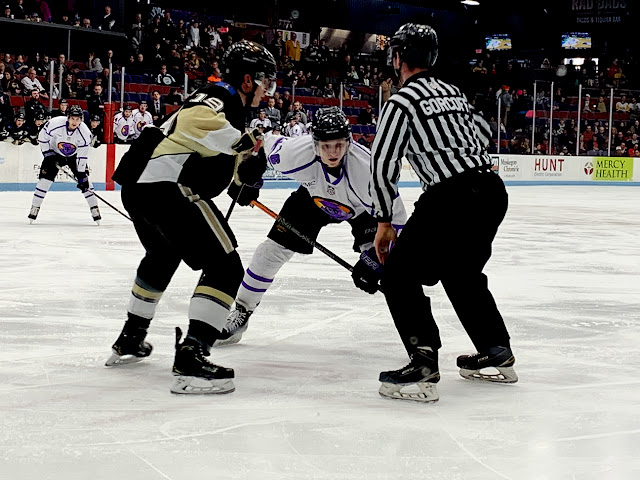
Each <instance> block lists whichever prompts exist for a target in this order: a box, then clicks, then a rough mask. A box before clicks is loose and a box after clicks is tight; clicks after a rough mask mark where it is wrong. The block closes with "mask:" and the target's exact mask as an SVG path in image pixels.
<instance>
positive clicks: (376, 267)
mask: <svg viewBox="0 0 640 480" xmlns="http://www.w3.org/2000/svg"><path fill="white" fill-rule="evenodd" d="M381 277H382V265H380V262H379V261H378V257H377V256H376V249H375V248H374V247H371V248H370V249H369V250H366V251H364V252H362V253H361V254H360V260H358V263H356V264H355V265H354V267H353V272H352V273H351V278H353V283H355V285H356V287H358V288H359V289H360V290H364V291H365V292H367V293H371V294H374V293H376V292H377V291H378V290H379V289H380V278H381Z"/></svg>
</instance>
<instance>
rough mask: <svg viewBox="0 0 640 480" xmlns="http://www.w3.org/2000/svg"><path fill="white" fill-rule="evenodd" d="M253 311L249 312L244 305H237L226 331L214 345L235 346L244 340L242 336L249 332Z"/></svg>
mask: <svg viewBox="0 0 640 480" xmlns="http://www.w3.org/2000/svg"><path fill="white" fill-rule="evenodd" d="M252 313H253V310H247V309H246V308H245V307H243V306H242V305H240V304H238V303H236V306H235V308H234V309H233V310H232V311H231V313H230V314H229V317H228V318H227V323H226V325H225V326H224V329H223V330H222V332H221V333H220V338H219V339H217V340H216V341H215V342H214V343H213V345H214V346H216V347H218V346H220V345H233V344H234V343H238V342H239V341H240V339H242V334H243V333H244V332H245V331H246V330H247V327H248V326H249V317H251V314H252Z"/></svg>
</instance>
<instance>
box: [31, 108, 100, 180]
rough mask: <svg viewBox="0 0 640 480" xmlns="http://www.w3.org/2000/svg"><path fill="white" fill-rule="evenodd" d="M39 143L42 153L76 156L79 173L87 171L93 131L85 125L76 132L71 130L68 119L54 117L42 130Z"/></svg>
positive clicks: (82, 124) (81, 125)
mask: <svg viewBox="0 0 640 480" xmlns="http://www.w3.org/2000/svg"><path fill="white" fill-rule="evenodd" d="M38 142H39V143H40V150H41V151H42V153H44V152H47V151H50V150H53V151H54V152H56V153H57V154H58V155H61V156H63V157H71V156H73V155H76V164H77V167H78V171H79V172H84V171H85V169H86V167H87V157H88V153H89V145H90V143H91V131H90V130H89V127H87V126H86V125H85V124H84V123H81V124H80V126H78V128H76V129H74V130H69V128H68V126H67V117H54V118H52V119H51V120H49V121H48V122H47V123H45V124H44V126H43V127H42V128H41V129H40V133H39V134H38Z"/></svg>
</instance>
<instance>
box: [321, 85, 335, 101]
mask: <svg viewBox="0 0 640 480" xmlns="http://www.w3.org/2000/svg"><path fill="white" fill-rule="evenodd" d="M322 96H323V97H324V98H336V92H334V91H333V85H332V84H330V83H327V86H326V87H324V89H323V90H322Z"/></svg>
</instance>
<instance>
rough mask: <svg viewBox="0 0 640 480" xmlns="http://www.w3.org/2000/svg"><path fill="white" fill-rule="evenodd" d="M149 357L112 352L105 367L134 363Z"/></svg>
mask: <svg viewBox="0 0 640 480" xmlns="http://www.w3.org/2000/svg"><path fill="white" fill-rule="evenodd" d="M145 358H147V357H136V356H135V355H118V354H117V353H115V352H114V353H112V354H111V356H110V357H109V358H107V361H106V362H104V366H105V367H117V366H120V365H129V364H132V363H138V362H141V361H142V360H143V359H145Z"/></svg>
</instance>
